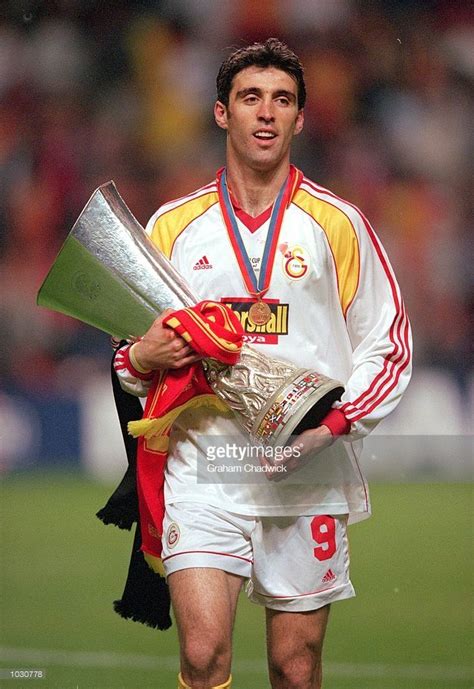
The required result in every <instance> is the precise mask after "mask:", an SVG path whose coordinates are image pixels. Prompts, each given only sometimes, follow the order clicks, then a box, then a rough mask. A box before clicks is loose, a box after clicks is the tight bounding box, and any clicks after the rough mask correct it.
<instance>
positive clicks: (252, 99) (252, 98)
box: [244, 93, 258, 105]
mask: <svg viewBox="0 0 474 689" xmlns="http://www.w3.org/2000/svg"><path fill="white" fill-rule="evenodd" d="M257 100H258V98H257V96H256V95H255V94H254V93H251V94H249V95H248V96H246V97H245V100H244V103H248V105H253V104H254V103H256V102H257Z"/></svg>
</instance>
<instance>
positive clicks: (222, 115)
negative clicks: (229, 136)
mask: <svg viewBox="0 0 474 689" xmlns="http://www.w3.org/2000/svg"><path fill="white" fill-rule="evenodd" d="M214 119H215V121H216V123H217V125H218V126H219V127H220V128H221V129H227V108H226V106H225V105H224V103H221V102H220V100H218V101H216V104H215V105H214Z"/></svg>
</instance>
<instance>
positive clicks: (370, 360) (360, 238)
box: [274, 209, 412, 480]
mask: <svg viewBox="0 0 474 689" xmlns="http://www.w3.org/2000/svg"><path fill="white" fill-rule="evenodd" d="M351 219H352V226H353V228H354V230H355V232H356V236H357V259H358V262H359V266H360V267H359V275H358V280H357V289H356V290H355V292H354V295H353V298H352V300H351V302H350V304H349V306H348V308H347V309H346V314H345V315H346V327H347V333H348V336H349V340H350V343H351V348H352V370H351V374H350V376H349V378H348V380H347V381H346V385H345V391H344V394H343V396H342V398H341V400H340V402H336V403H335V404H334V408H333V409H332V410H331V411H330V412H329V414H328V415H327V416H326V418H325V419H323V421H322V423H321V425H320V426H318V427H317V428H314V429H310V430H307V431H305V432H304V433H302V434H301V435H299V436H298V437H297V438H295V440H294V442H293V443H292V444H293V445H294V446H298V447H299V449H300V451H301V456H304V455H307V454H308V453H311V454H312V453H314V452H320V451H321V450H324V449H325V448H326V447H328V446H329V445H331V444H332V442H334V440H335V438H336V437H338V436H347V437H348V439H357V438H361V437H363V436H365V435H367V434H368V433H370V432H371V431H372V430H373V429H374V428H375V426H376V425H377V424H378V423H379V422H380V421H381V420H382V419H383V418H385V416H387V415H388V414H389V413H391V412H392V411H393V410H394V409H395V407H396V406H397V404H398V403H399V401H400V399H401V397H402V395H403V393H404V391H405V389H406V387H407V385H408V382H409V380H410V377H411V358H412V337H411V329H410V323H409V320H408V317H407V315H406V311H405V306H404V304H403V300H402V297H401V294H400V288H399V286H398V284H397V281H396V279H395V275H394V273H393V269H392V267H391V265H390V263H389V261H388V258H387V255H386V253H385V251H384V249H383V247H382V245H381V243H380V240H379V239H378V237H377V236H376V235H375V233H374V231H373V229H372V228H371V226H370V225H369V223H368V221H367V220H366V219H365V218H364V217H363V216H362V215H361V214H360V213H359V212H358V211H356V210H355V209H354V211H353V215H352V218H351ZM356 262H357V261H354V263H356ZM303 463H304V462H303ZM303 463H302V462H301V460H299V461H298V459H294V458H291V459H290V460H289V462H288V471H289V472H291V471H293V470H295V469H298V468H300V467H301V466H302V465H303ZM274 480H275V479H274Z"/></svg>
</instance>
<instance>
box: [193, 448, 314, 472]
mask: <svg viewBox="0 0 474 689" xmlns="http://www.w3.org/2000/svg"><path fill="white" fill-rule="evenodd" d="M300 456H301V448H300V447H298V446H278V445H277V446H276V447H269V446H266V447H265V446H263V445H242V444H241V443H237V442H232V441H229V442H223V443H222V444H219V445H213V444H210V445H208V446H207V447H206V459H207V461H208V464H207V465H206V467H205V470H206V471H207V472H208V473H209V474H227V473H229V474H265V473H273V474H285V473H287V472H288V467H287V466H286V465H285V461H287V460H289V459H291V458H296V459H299V458H300Z"/></svg>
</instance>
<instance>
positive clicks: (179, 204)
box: [146, 180, 218, 257]
mask: <svg viewBox="0 0 474 689" xmlns="http://www.w3.org/2000/svg"><path fill="white" fill-rule="evenodd" d="M216 203H218V194H217V183H216V180H214V181H212V182H210V183H209V184H206V185H205V186H203V187H200V188H199V189H196V190H195V191H193V192H192V193H190V194H187V195H186V196H181V197H180V198H178V199H174V200H173V201H168V202H167V203H165V204H163V205H162V206H160V208H159V209H158V210H157V211H156V213H154V214H153V215H152V216H151V218H150V220H149V221H148V223H147V226H146V231H147V234H148V235H149V236H150V237H151V238H152V240H153V241H154V242H155V243H156V244H158V245H159V246H160V248H161V249H162V250H163V251H164V252H165V253H166V254H167V255H168V257H169V255H170V254H171V250H172V247H173V244H174V242H175V241H176V239H177V238H178V236H179V235H180V234H181V233H182V232H183V231H184V230H185V229H186V227H188V226H189V224H190V223H192V222H193V221H194V220H196V219H197V218H199V217H200V216H201V215H203V213H205V212H206V211H207V210H208V209H209V208H211V207H212V206H213V205H215V204H216Z"/></svg>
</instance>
